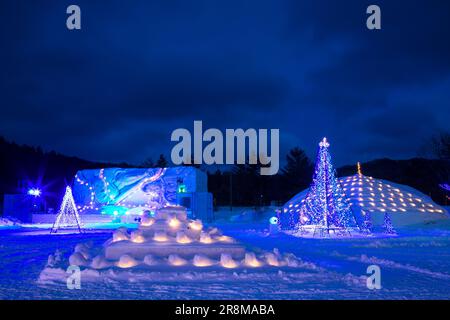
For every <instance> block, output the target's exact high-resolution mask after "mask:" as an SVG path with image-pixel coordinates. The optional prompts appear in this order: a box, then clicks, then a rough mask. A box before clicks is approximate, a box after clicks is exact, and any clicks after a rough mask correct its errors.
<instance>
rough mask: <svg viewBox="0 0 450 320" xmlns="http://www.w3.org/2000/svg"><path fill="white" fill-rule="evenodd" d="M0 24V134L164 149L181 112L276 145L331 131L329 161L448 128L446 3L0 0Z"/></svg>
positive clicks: (449, 30)
mask: <svg viewBox="0 0 450 320" xmlns="http://www.w3.org/2000/svg"><path fill="white" fill-rule="evenodd" d="M69 4H78V5H79V6H80V7H81V10H82V30H81V31H69V30H67V29H66V27H65V21H66V17H67V15H66V14H65V11H66V7H67V6H68V5H69ZM369 4H378V5H380V7H381V9H382V28H383V29H382V30H381V31H369V30H367V29H366V27H365V20H366V14H365V10H366V8H367V6H368V5H369ZM0 34H1V50H0V70H1V77H0V93H1V97H0V108H1V109H0V110H1V111H0V135H3V136H5V137H6V138H7V139H9V140H14V141H16V142H18V143H26V144H31V145H41V146H42V147H44V148H45V149H47V150H50V149H54V150H56V151H58V152H62V153H66V154H68V155H76V156H79V157H83V158H87V159H90V160H101V161H128V162H131V163H140V162H142V161H143V160H144V159H145V158H147V157H149V156H153V158H155V157H157V155H158V154H159V153H161V152H163V153H166V154H167V155H169V154H170V149H171V147H172V146H173V143H171V142H170V133H171V132H172V130H174V129H176V128H179V127H185V128H188V129H192V125H193V120H203V123H204V127H217V128H221V129H224V128H239V127H242V128H248V127H252V128H280V139H281V146H282V147H281V156H282V157H284V154H285V152H286V151H287V150H288V149H289V148H292V147H294V146H300V147H302V148H304V149H305V150H306V151H307V152H308V154H309V155H310V156H314V154H315V151H316V146H317V143H318V141H319V140H320V139H321V137H322V136H327V137H329V140H330V142H331V144H332V152H333V157H334V160H335V162H336V163H337V164H339V165H340V164H351V163H354V162H356V161H366V160H371V159H374V158H379V157H391V158H398V159H400V158H409V157H413V156H415V155H416V154H417V152H418V150H419V148H420V147H421V145H423V144H424V143H425V142H426V141H427V139H429V137H430V136H431V135H432V134H433V133H435V132H436V131H438V130H446V131H448V130H449V129H450V125H449V119H450V41H449V39H450V2H449V1H425V0H423V1H376V2H371V1H370V2H369V1H335V0H333V1H332V0H329V1H325V0H316V1H301V0H292V1H261V0H258V1H244V0H240V1H230V0H227V1H213V0H205V1H194V0H192V1H191V0H189V1H186V0H182V1H178V0H170V1H169V0H161V1H152V0H146V1H94V0H89V1H81V0H76V1H70V2H69V1H50V0H48V1H43V0H40V1H25V0H21V1H15V0H3V1H1V2H0Z"/></svg>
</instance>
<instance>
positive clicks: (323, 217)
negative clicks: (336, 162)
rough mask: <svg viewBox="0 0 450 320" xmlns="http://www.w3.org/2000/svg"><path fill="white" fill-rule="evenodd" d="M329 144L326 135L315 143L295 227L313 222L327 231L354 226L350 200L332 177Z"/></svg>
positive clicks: (321, 230) (322, 230) (342, 229)
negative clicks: (310, 175)
mask: <svg viewBox="0 0 450 320" xmlns="http://www.w3.org/2000/svg"><path fill="white" fill-rule="evenodd" d="M329 146H330V144H329V143H328V141H327V139H326V138H323V140H322V141H321V142H320V143H319V151H318V153H317V159H316V165H315V170H314V174H313V181H312V183H311V186H310V189H309V191H308V193H307V195H306V197H305V199H304V200H303V201H302V205H301V208H300V216H299V222H298V224H297V227H298V228H302V227H303V226H305V225H310V226H314V228H315V229H314V230H315V231H316V229H319V230H320V233H321V234H323V233H324V232H325V233H327V234H329V233H330V230H333V231H346V232H349V230H350V228H355V227H357V223H356V219H355V217H354V214H353V212H352V210H351V207H350V202H349V200H348V199H347V197H346V195H345V193H344V190H343V188H342V187H341V185H340V184H339V181H338V179H337V178H336V172H335V170H334V168H333V165H332V163H331V155H330V153H329V151H328V147H329ZM315 231H314V232H315Z"/></svg>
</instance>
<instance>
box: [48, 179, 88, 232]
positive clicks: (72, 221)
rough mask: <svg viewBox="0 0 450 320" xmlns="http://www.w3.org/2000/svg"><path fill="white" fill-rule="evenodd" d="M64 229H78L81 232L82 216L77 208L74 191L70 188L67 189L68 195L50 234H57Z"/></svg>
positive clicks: (62, 203) (65, 195) (66, 194)
mask: <svg viewBox="0 0 450 320" xmlns="http://www.w3.org/2000/svg"><path fill="white" fill-rule="evenodd" d="M64 228H78V231H79V232H81V226H80V216H79V215H78V210H77V207H76V206H75V201H74V199H73V195H72V189H71V188H70V187H69V186H67V187H66V193H65V194H64V198H63V200H62V202H61V207H60V209H59V211H58V215H57V216H56V221H55V223H54V224H53V227H52V230H51V231H50V233H56V232H57V231H58V230H59V229H64Z"/></svg>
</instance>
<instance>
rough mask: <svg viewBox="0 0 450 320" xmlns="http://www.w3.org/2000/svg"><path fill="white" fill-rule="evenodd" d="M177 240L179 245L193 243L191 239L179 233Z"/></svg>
mask: <svg viewBox="0 0 450 320" xmlns="http://www.w3.org/2000/svg"><path fill="white" fill-rule="evenodd" d="M176 240H177V242H178V243H191V242H192V239H191V238H189V237H188V236H187V235H186V234H185V233H184V232H182V231H180V232H177V237H176Z"/></svg>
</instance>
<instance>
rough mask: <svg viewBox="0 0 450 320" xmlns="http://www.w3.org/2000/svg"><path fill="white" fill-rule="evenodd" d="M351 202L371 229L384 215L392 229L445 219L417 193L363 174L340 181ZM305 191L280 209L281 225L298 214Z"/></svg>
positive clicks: (444, 216)
mask: <svg viewBox="0 0 450 320" xmlns="http://www.w3.org/2000/svg"><path fill="white" fill-rule="evenodd" d="M339 182H340V184H341V186H342V187H343V190H344V192H345V193H346V195H347V197H348V199H349V200H350V202H351V205H352V210H353V212H355V215H356V216H359V217H360V219H359V222H361V219H362V218H361V216H362V215H363V214H365V213H369V214H370V215H371V216H372V219H373V222H374V225H381V224H382V222H383V217H384V214H385V213H386V212H387V213H389V214H390V215H391V217H392V221H393V224H394V226H401V225H412V224H418V223H424V222H425V223H426V222H430V221H434V220H439V219H445V218H447V214H448V213H447V211H446V210H445V209H444V208H442V207H441V206H439V205H437V204H436V203H434V202H433V200H431V199H430V198H429V197H428V196H426V195H425V194H423V193H421V192H420V191H418V190H416V189H414V188H411V187H408V186H405V185H400V184H396V183H393V182H390V181H386V180H381V179H375V178H372V177H369V176H365V175H363V174H355V175H353V176H348V177H343V178H340V179H339ZM306 192H307V190H304V191H302V192H300V193H299V194H297V195H296V196H294V197H293V198H292V199H291V200H289V201H288V202H287V203H286V204H285V205H284V207H283V215H282V216H284V217H282V218H283V221H282V224H284V223H287V222H286V220H287V219H288V218H287V215H286V213H290V214H292V213H294V214H295V213H299V210H300V209H299V208H300V206H301V204H302V202H303V199H304V198H305V196H306Z"/></svg>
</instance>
